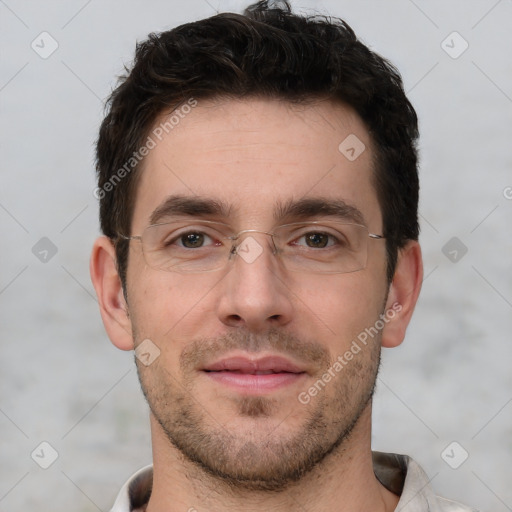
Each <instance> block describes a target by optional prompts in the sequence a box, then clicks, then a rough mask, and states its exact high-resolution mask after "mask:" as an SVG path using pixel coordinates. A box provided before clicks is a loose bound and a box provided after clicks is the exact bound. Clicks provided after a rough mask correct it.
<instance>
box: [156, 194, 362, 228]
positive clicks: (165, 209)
mask: <svg viewBox="0 0 512 512" xmlns="http://www.w3.org/2000/svg"><path fill="white" fill-rule="evenodd" d="M237 211H238V208H234V207H233V205H227V204H226V203H224V202H222V201H218V200H215V199H213V198H209V197H200V196H185V195H172V196H169V197H167V198H166V199H165V200H164V201H163V202H162V203H161V204H160V205H159V206H158V207H157V208H156V209H155V210H154V211H153V213H152V214H151V216H150V219H149V220H150V224H158V223H161V222H165V221H166V220H168V219H171V218H173V217H178V216H181V217H182V216H185V217H194V218H197V217H203V218H208V217H210V218H213V217H215V218H223V219H228V218H229V217H230V216H231V215H232V214H233V213H236V212H237ZM313 217H332V218H335V219H336V220H340V221H344V222H355V223H357V224H364V216H363V214H362V213H361V211H360V210H359V209H358V208H356V207H355V206H353V205H351V204H348V203H346V202H345V201H344V200H342V199H331V198H326V197H305V198H301V199H298V200H293V199H289V200H288V201H286V202H285V203H283V202H281V201H279V200H278V201H276V203H275V204H274V220H275V221H276V222H283V221H289V222H291V221H294V220H298V221H300V220H306V219H311V218H313Z"/></svg>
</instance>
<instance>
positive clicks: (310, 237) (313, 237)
mask: <svg viewBox="0 0 512 512" xmlns="http://www.w3.org/2000/svg"><path fill="white" fill-rule="evenodd" d="M305 238H306V244H307V245H308V247H313V248H315V249H323V248H324V247H327V244H328V243H329V235H327V234H325V233H308V234H307V235H305Z"/></svg>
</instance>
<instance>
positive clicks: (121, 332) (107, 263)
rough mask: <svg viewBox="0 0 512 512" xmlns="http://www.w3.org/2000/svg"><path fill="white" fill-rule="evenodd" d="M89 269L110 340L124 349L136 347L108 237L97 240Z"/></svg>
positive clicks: (112, 246)
mask: <svg viewBox="0 0 512 512" xmlns="http://www.w3.org/2000/svg"><path fill="white" fill-rule="evenodd" d="M89 269H90V272H91V280H92V284H93V285H94V289H95V290H96V295H97V296H98V302H99V305H100V313H101V318H102V320H103V325H104V326H105V329H106V331H107V334H108V337H109V338H110V341H111V342H112V343H113V344H114V345H115V346H116V347H117V348H120V349H121V350H133V348H134V347H133V337H132V326H131V320H130V317H129V315H128V306H127V304H126V301H125V298H124V295H123V288H122V286H121V279H120V278H119V274H118V272H117V266H116V255H115V249H114V245H113V244H112V242H111V240H110V239H109V238H107V237H105V236H101V237H99V238H98V239H97V240H96V242H94V246H93V249H92V254H91V261H90V265H89Z"/></svg>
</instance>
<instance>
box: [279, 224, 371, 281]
mask: <svg viewBox="0 0 512 512" xmlns="http://www.w3.org/2000/svg"><path fill="white" fill-rule="evenodd" d="M277 235H278V239H279V242H278V245H279V248H280V251H279V252H280V253H281V257H282V260H283V262H284V265H285V267H286V268H287V269H288V270H290V271H297V272H313V273H321V274H341V273H348V272H356V271H357V270H361V269H363V268H365V266H366V258H367V246H368V230H367V229H366V227H365V226H360V225H358V224H342V223H335V222H331V223H325V224H323V223H322V224H316V223H310V224H307V223H296V224H289V225H287V226H281V228H279V230H278V231H277Z"/></svg>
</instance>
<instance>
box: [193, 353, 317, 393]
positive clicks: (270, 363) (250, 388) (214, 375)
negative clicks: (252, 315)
mask: <svg viewBox="0 0 512 512" xmlns="http://www.w3.org/2000/svg"><path fill="white" fill-rule="evenodd" d="M202 371H203V372H204V373H205V375H206V376H207V377H208V378H210V379H211V380H213V381H214V382H216V383H218V384H220V385H223V386H228V387H230V388H232V389H235V390H237V391H239V392H241V393H244V394H261V393H265V392H271V391H275V390H278V389H281V388H284V387H287V386H291V385H293V384H296V383H298V382H299V381H301V380H302V379H304V378H305V377H306V375H307V372H306V370H305V369H304V368H301V367H300V366H299V365H297V364H295V363H294V362H292V361H290V360H288V359H286V358H283V357H281V356H267V357H263V358H260V359H251V358H248V357H243V356H239V357H229V358H224V359H221V360H219V361H216V362H214V363H212V364H208V365H207V366H205V367H204V368H203V369H202Z"/></svg>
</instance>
